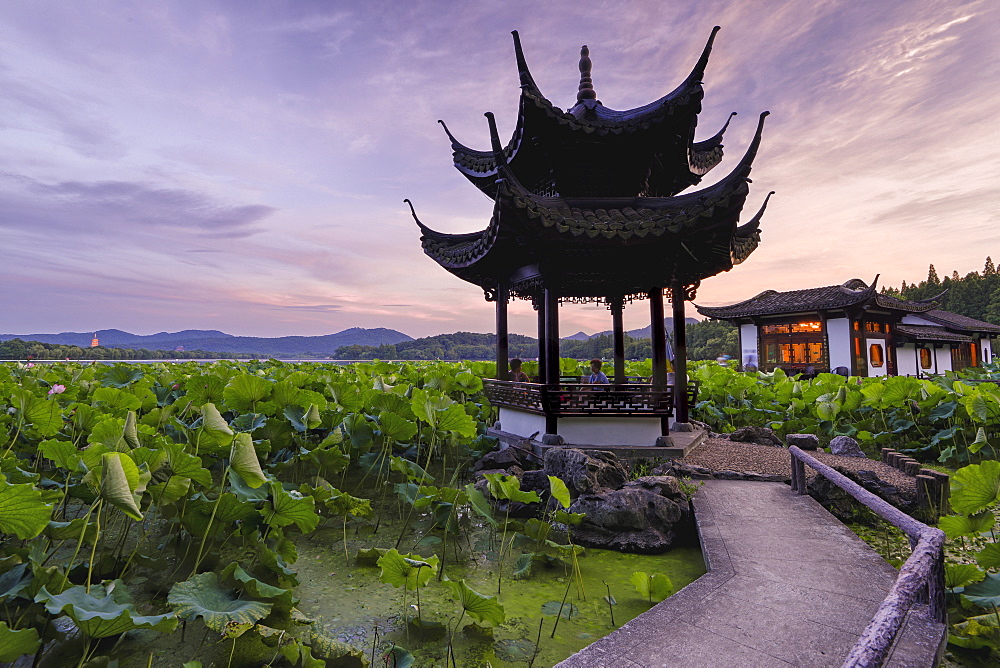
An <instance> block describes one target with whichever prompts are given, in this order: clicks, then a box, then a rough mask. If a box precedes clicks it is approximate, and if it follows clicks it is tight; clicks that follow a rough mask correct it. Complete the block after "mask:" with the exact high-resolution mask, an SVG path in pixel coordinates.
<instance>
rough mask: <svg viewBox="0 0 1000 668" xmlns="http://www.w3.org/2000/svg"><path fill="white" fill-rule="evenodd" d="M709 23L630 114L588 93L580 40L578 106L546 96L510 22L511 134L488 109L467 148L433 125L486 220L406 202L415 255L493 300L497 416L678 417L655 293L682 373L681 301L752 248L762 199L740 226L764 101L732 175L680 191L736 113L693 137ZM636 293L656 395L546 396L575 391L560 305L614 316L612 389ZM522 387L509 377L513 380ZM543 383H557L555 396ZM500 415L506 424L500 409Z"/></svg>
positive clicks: (678, 400)
mask: <svg viewBox="0 0 1000 668" xmlns="http://www.w3.org/2000/svg"><path fill="white" fill-rule="evenodd" d="M718 30H719V28H718V27H716V28H714V29H713V31H712V35H711V37H710V38H709V40H708V43H707V44H706V45H705V49H704V51H703V52H702V54H701V58H699V60H698V62H697V63H696V65H695V66H694V69H693V70H692V71H691V73H690V74H689V75H688V76H687V78H686V79H685V80H684V81H683V82H682V83H681V84H680V85H679V86H678V87H677V88H676V89H675V90H674V91H672V92H670V93H668V94H667V95H665V96H663V97H661V98H660V99H658V100H656V101H654V102H651V103H650V104H647V105H644V106H642V107H638V108H636V109H631V110H629V111H615V110H613V109H610V108H608V107H605V106H604V105H603V104H602V103H601V102H600V100H598V99H597V93H596V91H595V89H594V86H593V79H592V77H591V60H590V52H589V49H588V48H587V47H586V46H584V47H583V48H582V49H581V52H580V85H579V92H578V93H577V99H576V104H575V105H574V106H573V107H571V108H570V109H569V110H568V111H562V110H561V109H559V108H558V107H556V106H554V105H553V104H552V103H551V102H550V101H549V100H548V99H546V98H545V96H544V95H542V93H541V92H540V90H539V88H538V86H537V84H536V83H535V81H534V79H533V78H532V76H531V73H530V72H529V70H528V65H527V63H526V61H525V58H524V53H523V52H522V49H521V43H520V39H519V37H518V34H517V32H516V31H515V32H514V33H513V36H514V52H515V55H516V60H517V67H518V72H519V74H520V81H521V97H520V104H519V107H518V117H517V123H516V125H515V129H514V133H513V136H512V137H511V139H510V141H509V142H508V143H507V145H506V146H503V145H502V144H501V141H500V138H499V135H498V133H497V128H496V122H495V120H494V117H493V114H492V113H487V114H486V117H487V120H488V124H489V130H490V138H491V143H492V150H489V151H478V150H474V149H471V148H469V147H468V146H466V145H464V144H462V143H461V142H459V141H458V140H457V139H456V138H455V137H454V136H453V135H452V134H451V133H450V132H449V131H448V128H447V127H446V126H445V132H446V133H447V135H448V138H449V139H450V140H451V146H452V150H453V157H454V164H455V167H456V168H457V169H458V170H459V171H460V172H462V174H463V175H465V177H466V178H468V179H469V181H471V182H472V183H473V184H474V185H476V187H478V188H479V189H480V190H481V191H482V192H484V193H485V194H486V195H487V196H489V197H490V198H491V199H493V200H494V203H495V204H494V209H493V216H492V218H491V219H490V223H489V225H488V226H487V228H486V229H484V230H482V231H480V232H473V233H469V234H443V233H440V232H436V231H434V230H432V229H430V228H429V227H427V226H425V225H424V224H423V223H421V222H420V220H419V219H417V215H416V212H413V217H414V219H415V220H416V222H417V225H419V227H420V231H421V243H422V245H423V249H424V252H425V253H426V254H427V255H429V256H430V257H431V258H433V259H434V260H435V261H436V262H437V263H438V264H440V265H441V266H442V267H444V268H445V269H447V270H448V271H449V272H451V273H452V274H454V275H456V276H458V277H459V278H461V279H463V280H466V281H468V282H470V283H474V284H475V285H478V286H479V287H481V288H482V289H483V290H484V292H485V295H486V299H487V301H493V302H495V304H496V322H497V379H498V380H499V381H500V382H499V383H490V384H488V387H487V391H488V393H490V396H491V399H492V400H493V401H494V403H495V404H499V405H500V406H501V414H502V413H503V408H504V406H505V405H507V406H508V407H509V408H510V409H517V410H525V411H528V412H534V413H537V414H544V415H545V418H546V420H545V426H544V433H546V434H552V435H555V434H557V433H562V431H558V430H559V429H560V426H559V425H560V420H562V419H563V418H568V417H571V416H572V417H593V416H595V415H597V414H598V413H599V414H600V415H603V416H607V415H613V414H628V415H638V414H639V413H641V414H642V415H643V416H644V417H658V418H661V419H660V420H659V424H660V425H661V430H660V431H661V433H662V434H663V435H666V428H667V425H668V418H669V417H670V416H671V413H672V411H676V414H675V417H676V420H677V422H680V423H686V422H687V408H688V405H687V404H688V401H687V400H686V399H687V396H688V392H686V391H673V392H672V395H673V399H672V400H671V401H670V402H667V403H666V404H664V403H663V401H662V396H665V394H666V392H667V391H669V390H670V389H671V388H666V382H667V354H666V333H665V327H664V305H663V298H664V296H666V297H668V298H670V299H671V301H672V304H673V318H674V336H675V337H676V338H675V346H674V347H675V351H676V363H675V364H676V371H677V374H676V378H678V379H679V380H678V382H679V383H682V384H683V382H684V379H685V378H686V368H685V363H684V355H685V347H684V301H685V300H691V299H694V296H695V292H696V290H697V288H698V286H699V284H700V281H701V280H702V279H704V278H707V277H709V276H714V275H716V274H718V273H720V272H723V271H729V270H730V269H732V267H733V266H734V265H736V264H739V263H740V262H743V261H744V260H745V259H746V258H747V257H748V256H749V255H750V253H752V252H753V251H754V250H755V249H756V248H757V245H758V243H759V241H760V232H759V224H760V219H761V215H762V214H763V211H764V207H766V205H767V198H765V200H764V204H763V205H762V206H761V209H760V211H759V212H758V213H757V214H756V215H755V216H754V217H753V218H752V219H751V220H750V221H748V222H747V223H745V224H744V225H739V217H740V213H741V211H742V209H743V205H744V203H745V201H746V198H747V195H748V193H749V188H748V185H747V184H748V183H749V182H750V179H749V178H748V176H749V174H750V169H751V165H752V162H753V159H754V157H755V156H756V154H757V149H758V146H759V145H760V138H761V131H762V129H763V123H764V118H765V117H766V116H767V113H768V112H764V113H762V114H761V115H760V121H759V123H758V126H757V132H756V134H755V136H754V138H753V141H752V142H751V143H750V146H749V147H748V149H747V151H746V153H745V155H744V156H743V158H742V159H741V160H740V161H739V162H738V163H737V165H736V166H735V168H734V169H733V170H732V172H730V173H729V174H728V175H727V176H726V177H725V178H723V179H722V180H720V181H719V182H718V183H716V184H715V185H712V186H709V187H707V188H704V189H702V190H699V191H696V192H692V193H687V194H679V193H681V191H683V190H685V189H686V188H688V187H690V186H692V185H696V184H698V183H699V182H700V181H701V179H702V177H703V176H704V175H705V174H707V173H708V172H709V171H710V170H711V169H712V168H714V167H715V166H716V165H718V164H719V163H720V162H721V161H722V155H723V150H722V149H723V145H722V139H723V135H724V133H725V131H726V129H727V127H728V125H729V120H731V119H732V116H733V115H735V112H734V114H731V115H730V117H729V120H727V121H726V124H725V126H723V128H722V129H721V130H719V132H718V133H717V134H715V135H714V136H713V137H711V138H709V139H706V140H704V141H697V142H696V141H695V140H694V137H695V128H696V126H697V120H698V119H697V117H698V113H699V112H700V111H701V101H702V98H703V97H704V90H703V87H702V79H703V77H704V73H705V68H706V66H707V64H708V58H709V54H710V53H711V50H712V44H713V42H714V40H715V36H716V33H717V32H718ZM442 126H444V123H443V122H442ZM769 196H770V195H768V197H769ZM407 202H409V200H407ZM411 211H413V210H412V205H411ZM512 298H514V299H525V300H530V301H531V302H532V304H533V306H534V308H535V309H536V310H537V311H538V336H539V362H540V365H539V367H540V373H539V378H538V380H539V383H538V384H537V385H539V387H538V388H537V389H538V396H539V401H538V402H537V404H531V405H530V406H520V405H517V406H516V405H514V404H517V403H524V402H521V401H520V400H517V401H515V400H512V399H510V398H509V396H513V395H510V393H509V392H508V390H509V388H508V387H506V385H505V381H506V380H507V377H508V367H507V356H508V344H507V340H508V334H507V304H508V301H509V300H510V299H512ZM637 299H648V300H649V302H650V321H651V325H652V331H651V335H652V342H653V378H652V383H651V385H647V387H652V388H654V390H655V391H657V392H659V394H658V395H657V396H658V397H660V398H661V399H660V400H658V401H657V402H656V405H655V406H651V407H647V408H649V411H646V412H643V411H638V412H637V411H636V410H632V409H628V408H623V407H622V406H611V407H610V408H609V409H607V410H603V411H597V412H594V411H590V410H587V409H586V407H581V406H582V404H581V406H575V407H570V406H567V405H564V404H561V403H560V400H559V399H558V397H562V398H565V397H568V396H571V395H572V392H571V393H570V394H567V393H566V392H567V389H569V390H572V389H573V388H565V387H561V385H560V376H559V317H558V311H559V304H560V303H588V302H597V303H603V304H607V306H608V308H609V309H610V310H611V312H612V320H613V332H614V350H615V355H614V386H615V389H616V390H621V389H622V386H624V385H625V377H624V375H625V374H624V364H625V359H624V357H625V356H624V350H625V346H624V328H623V324H622V311H623V309H624V305H625V304H626V303H631V302H632V301H634V300H637ZM523 385H526V384H518V390H519V391H523V390H524V389H525V388H524V387H521V386H523ZM553 388H560V389H559V394H558V396H557V395H556V394H555V393H554V392H553V391H552V390H553ZM528 389H532V388H528ZM591 389H592V388H591ZM673 389H674V390H676V388H673ZM522 394H523V392H522ZM553 397H556V398H553ZM591 397H593V395H591ZM578 403H580V402H578ZM582 403H586V402H582ZM612 403H613V402H612ZM619 409H621V410H619ZM501 422H503V423H504V425H505V427H506V424H507V422H505V421H504V417H503V416H502V417H501Z"/></svg>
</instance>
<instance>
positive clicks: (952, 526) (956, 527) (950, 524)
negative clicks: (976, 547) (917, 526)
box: [938, 510, 996, 539]
mask: <svg viewBox="0 0 1000 668" xmlns="http://www.w3.org/2000/svg"><path fill="white" fill-rule="evenodd" d="M995 522H996V517H994V515H993V513H992V512H990V511H989V510H984V511H983V512H981V513H976V514H975V515H946V516H944V517H942V518H941V519H940V520H939V521H938V528H939V529H941V530H942V531H944V533H945V535H946V536H948V538H952V539H954V538H958V537H959V536H975V535H976V534H980V533H983V532H984V531H989V530H990V529H992V528H993V524H994V523H995Z"/></svg>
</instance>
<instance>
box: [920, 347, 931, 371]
mask: <svg viewBox="0 0 1000 668" xmlns="http://www.w3.org/2000/svg"><path fill="white" fill-rule="evenodd" d="M920 368H921V369H930V368H931V351H930V348H920Z"/></svg>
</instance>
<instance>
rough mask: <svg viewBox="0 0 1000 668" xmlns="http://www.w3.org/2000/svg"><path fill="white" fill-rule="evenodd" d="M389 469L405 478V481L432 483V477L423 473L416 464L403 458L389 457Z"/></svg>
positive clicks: (425, 472)
mask: <svg viewBox="0 0 1000 668" xmlns="http://www.w3.org/2000/svg"><path fill="white" fill-rule="evenodd" d="M390 461H391V465H390V466H391V469H392V470H393V471H397V472H399V473H402V474H403V475H405V476H406V478H407V480H417V481H420V482H421V483H423V482H434V476H432V475H431V474H430V473H428V472H427V471H425V470H424V469H423V468H421V467H420V465H419V464H417V463H416V462H411V461H410V460H409V459H406V458H404V457H391V458H390Z"/></svg>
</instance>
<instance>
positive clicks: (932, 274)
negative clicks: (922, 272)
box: [927, 264, 941, 285]
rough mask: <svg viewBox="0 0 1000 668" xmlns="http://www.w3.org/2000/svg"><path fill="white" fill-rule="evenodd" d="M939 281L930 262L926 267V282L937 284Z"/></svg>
mask: <svg viewBox="0 0 1000 668" xmlns="http://www.w3.org/2000/svg"><path fill="white" fill-rule="evenodd" d="M939 283H941V279H939V278H938V275H937V270H936V269H934V265H933V264H932V265H931V266H930V267H929V268H928V269H927V284H928V285H938V284H939Z"/></svg>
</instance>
